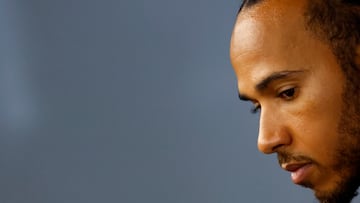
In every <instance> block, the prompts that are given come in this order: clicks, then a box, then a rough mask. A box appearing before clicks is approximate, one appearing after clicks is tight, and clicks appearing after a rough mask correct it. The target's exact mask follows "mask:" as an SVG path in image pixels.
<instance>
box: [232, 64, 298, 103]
mask: <svg viewBox="0 0 360 203" xmlns="http://www.w3.org/2000/svg"><path fill="white" fill-rule="evenodd" d="M304 72H305V70H296V71H280V72H275V73H272V74H271V75H269V76H267V77H265V78H264V79H262V80H261V81H260V82H259V83H258V84H256V85H255V89H256V90H257V91H259V92H262V91H264V90H265V89H266V88H267V87H268V86H269V85H270V84H271V83H272V82H274V81H277V80H282V79H285V78H288V77H291V76H294V75H297V74H300V73H304ZM239 99H240V100H242V101H253V99H251V98H250V97H249V96H247V95H245V94H242V93H240V92H239Z"/></svg>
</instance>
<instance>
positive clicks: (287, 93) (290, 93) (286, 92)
mask: <svg viewBox="0 0 360 203" xmlns="http://www.w3.org/2000/svg"><path fill="white" fill-rule="evenodd" d="M285 94H286V96H288V97H291V96H293V95H294V89H289V90H286V91H285Z"/></svg>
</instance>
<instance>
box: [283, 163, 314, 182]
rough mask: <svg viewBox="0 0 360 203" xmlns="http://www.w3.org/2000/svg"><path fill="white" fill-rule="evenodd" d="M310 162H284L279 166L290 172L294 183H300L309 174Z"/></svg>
mask: <svg viewBox="0 0 360 203" xmlns="http://www.w3.org/2000/svg"><path fill="white" fill-rule="evenodd" d="M311 165H312V164H311V163H285V164H281V167H282V168H283V169H284V170H286V171H289V172H290V173H291V180H292V181H293V183H295V184H299V185H301V184H302V183H304V182H305V179H306V178H307V177H308V176H309V175H310V169H311Z"/></svg>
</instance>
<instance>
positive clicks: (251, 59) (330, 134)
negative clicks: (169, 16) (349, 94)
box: [230, 0, 360, 202]
mask: <svg viewBox="0 0 360 203" xmlns="http://www.w3.org/2000/svg"><path fill="white" fill-rule="evenodd" d="M305 7H306V1H305V0H302V1H284V0H277V1H276V0H268V1H264V2H262V3H259V4H257V5H254V6H253V7H251V8H245V9H244V10H243V11H242V12H241V13H240V15H239V16H238V19H237V21H236V24H235V27H234V31H233V35H232V40H231V47H230V57H231V62H232V64H233V67H234V70H235V73H236V76H237V79H238V89H239V92H240V97H241V98H243V99H245V100H250V101H251V102H253V103H254V105H255V106H256V107H260V108H261V113H260V124H259V135H258V148H259V150H260V151H262V152H263V153H265V154H269V153H277V154H278V159H279V163H280V165H281V167H282V168H283V169H284V170H287V171H289V172H291V179H292V181H293V182H294V183H295V184H299V185H303V186H306V187H310V188H311V189H313V190H314V192H315V195H316V196H317V198H318V199H319V200H321V201H323V202H325V200H326V201H327V202H333V201H334V199H331V198H337V197H336V196H339V197H340V196H341V195H343V196H344V194H340V193H343V191H342V190H344V188H347V187H350V186H348V185H349V184H350V183H349V182H350V179H352V178H353V177H354V176H355V175H356V174H354V173H355V172H356V170H357V169H358V168H356V167H358V166H352V164H350V163H351V160H349V159H351V158H350V157H354V155H351V153H353V152H354V151H357V152H359V150H358V149H359V148H360V146H359V144H356V143H359V138H356V137H354V136H352V135H349V133H348V132H346V131H344V132H341V133H340V131H339V128H341V127H343V126H339V125H340V123H344V122H343V121H344V118H346V117H348V116H351V114H354V112H344V108H346V106H345V105H344V102H343V101H344V95H345V94H346V93H344V91H345V90H346V88H345V81H346V78H345V76H344V74H343V72H342V71H341V68H340V66H339V64H338V63H337V60H336V57H335V56H334V55H333V53H332V51H331V49H330V47H329V46H328V45H327V44H326V43H324V42H323V41H321V40H319V39H317V38H316V37H314V35H313V34H312V33H311V31H308V30H306V29H305V27H306V26H305V24H306V22H305V19H304V16H303V13H304V11H305ZM345 99H346V98H345ZM342 125H343V124H342ZM344 160H346V162H347V163H349V164H343V163H345V162H343V161H344ZM353 165H354V164H353ZM355 165H356V164H355ZM356 173H357V172H356ZM355 189H356V188H355ZM351 192H352V194H353V193H354V192H355V191H351ZM337 193H339V194H337ZM349 201H350V200H349Z"/></svg>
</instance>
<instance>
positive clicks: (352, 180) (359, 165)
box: [315, 70, 360, 203]
mask: <svg viewBox="0 0 360 203" xmlns="http://www.w3.org/2000/svg"><path fill="white" fill-rule="evenodd" d="M355 72H356V74H352V75H351V76H349V75H348V74H346V75H347V76H348V77H347V79H346V84H345V85H344V88H343V89H344V93H343V95H342V100H343V101H342V102H343V104H342V113H341V117H340V121H339V124H338V133H339V137H340V139H339V142H338V143H339V145H338V146H339V148H338V149H337V150H336V156H335V157H334V158H335V161H336V162H335V165H334V167H333V168H334V171H335V172H337V173H338V174H339V176H340V180H339V181H338V182H337V184H336V187H335V188H334V189H333V190H332V191H327V192H318V193H315V196H316V198H317V199H318V200H319V202H320V203H350V202H351V200H352V199H353V198H354V197H355V196H356V195H357V194H358V193H357V189H358V187H359V186H360V94H359V93H360V87H359V85H360V78H359V72H358V71H357V70H355Z"/></svg>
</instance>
